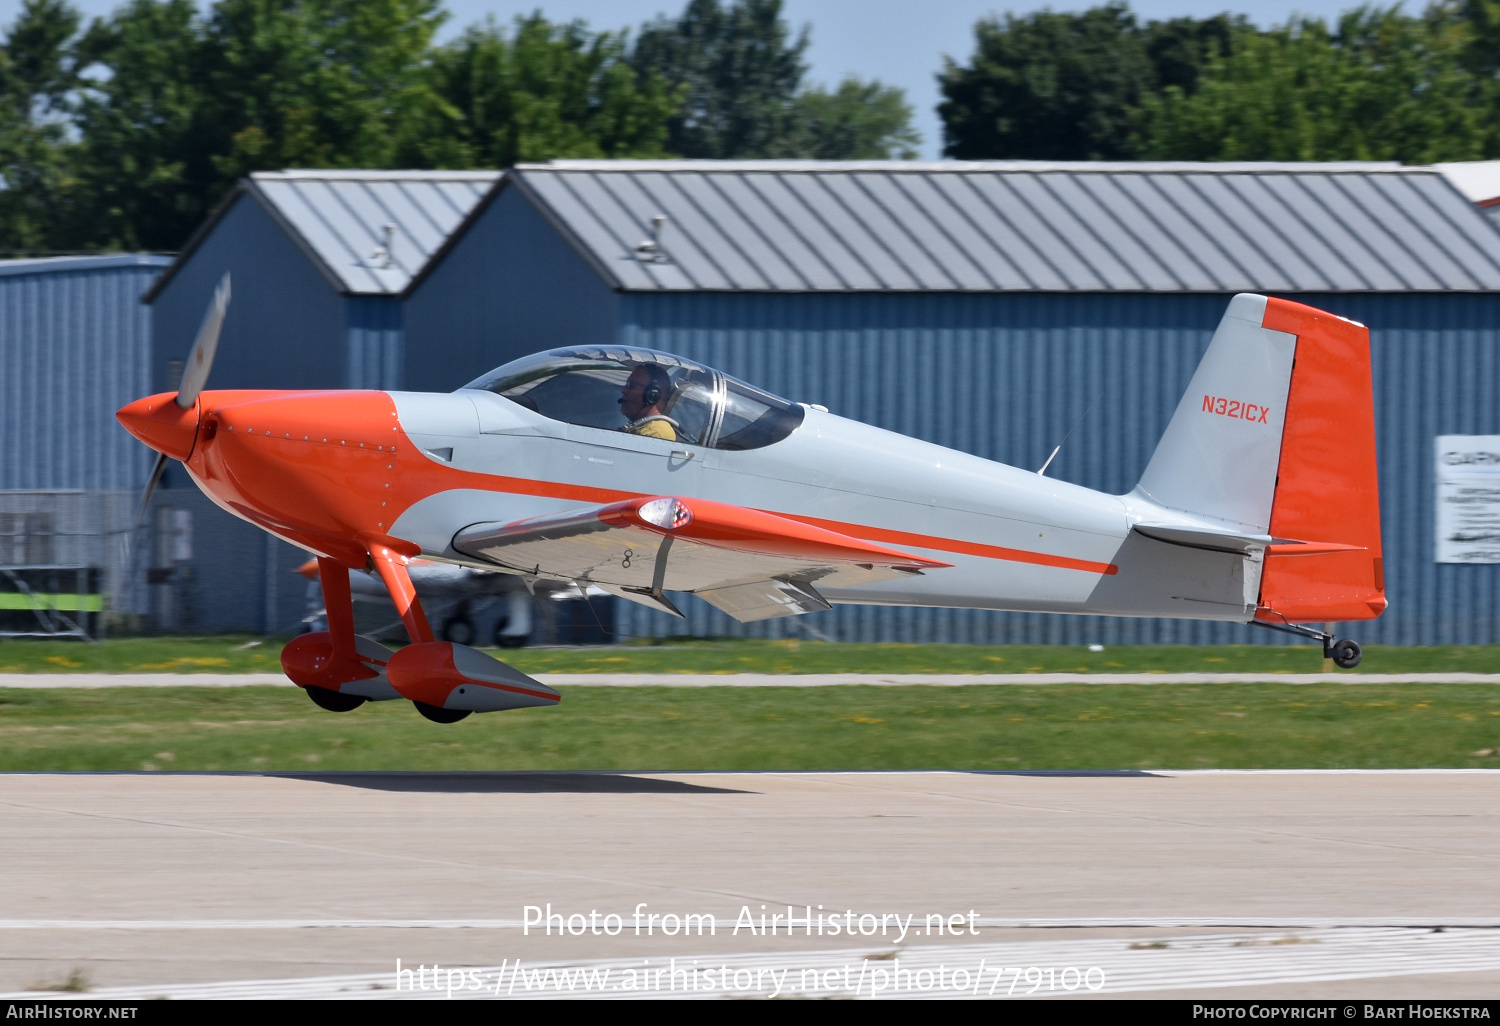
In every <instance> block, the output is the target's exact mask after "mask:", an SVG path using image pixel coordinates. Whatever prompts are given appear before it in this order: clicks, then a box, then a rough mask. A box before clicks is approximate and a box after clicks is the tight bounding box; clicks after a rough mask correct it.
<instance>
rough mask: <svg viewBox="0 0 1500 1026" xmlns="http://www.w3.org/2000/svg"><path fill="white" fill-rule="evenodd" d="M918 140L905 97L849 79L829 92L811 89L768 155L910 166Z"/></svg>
mask: <svg viewBox="0 0 1500 1026" xmlns="http://www.w3.org/2000/svg"><path fill="white" fill-rule="evenodd" d="M921 141H922V140H921V137H920V136H918V135H917V132H916V129H914V128H912V126H911V104H909V103H907V102H906V94H905V92H904V91H902V90H900V89H897V88H895V87H894V86H883V85H881V84H880V83H879V82H861V81H860V80H859V79H857V78H854V77H853V76H850V77H848V78H846V79H844V80H843V81H842V82H840V83H839V87H838V89H837V90H836V91H834V92H831V93H830V92H829V91H828V90H827V89H824V88H823V87H822V86H813V87H812V88H811V89H808V90H805V91H804V92H802V93H800V94H798V96H797V97H796V99H795V100H794V101H793V103H792V117H791V125H790V128H789V133H788V138H787V139H786V140H785V142H784V143H782V144H781V145H780V147H779V150H780V152H777V149H778V147H773V155H778V156H787V157H801V158H806V159H810V160H897V159H899V160H915V159H916V156H917V146H918V145H920V144H921Z"/></svg>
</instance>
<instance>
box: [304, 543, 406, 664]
mask: <svg viewBox="0 0 1500 1026" xmlns="http://www.w3.org/2000/svg"><path fill="white" fill-rule="evenodd" d="M370 559H371V560H372V561H373V562H374V563H375V571H376V572H377V573H378V574H380V579H381V580H382V581H384V582H385V590H386V591H388V592H390V593H391V601H392V602H394V603H396V612H398V613H400V614H401V622H402V623H403V624H405V625H406V633H407V634H409V635H410V636H411V640H412V643H413V644H417V645H420V644H421V643H422V642H424V641H432V640H434V639H433V636H432V628H431V627H429V626H428V625H427V614H426V613H423V612H422V603H421V601H420V600H419V599H418V598H417V589H416V588H414V587H412V583H411V574H409V573H407V572H406V564H407V563H408V562H409V560H408V559H407V558H406V557H405V556H403V555H401V553H399V552H397V551H395V550H394V549H391V548H387V547H386V546H384V545H380V544H378V543H377V544H374V545H371V546H370ZM320 562H321V561H320ZM348 587H349V585H348V584H347V582H346V583H345V585H344V588H345V590H346V591H347V590H348Z"/></svg>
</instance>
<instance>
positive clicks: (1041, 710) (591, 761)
mask: <svg viewBox="0 0 1500 1026" xmlns="http://www.w3.org/2000/svg"><path fill="white" fill-rule="evenodd" d="M1497 748H1500V689H1497V688H1495V687H1493V686H1490V685H1482V684H1442V685H1426V684H1422V685H1412V684H1378V683H1350V684H1343V683H1339V684H1333V683H1330V684H1321V683H1320V684H1310V685H1289V684H1275V683H1268V684H1229V685H1225V684H1219V685H1201V686H1199V685H1178V684H1168V685H1161V686H1154V685H1148V686H1141V685H1134V686H1131V685H1053V686H1047V687H1024V686H976V687H965V688H941V687H902V688H874V687H834V688H808V689H782V688H745V689H741V688H600V687H594V688H588V687H582V688H568V689H566V690H565V692H564V699H563V702H562V704H561V706H559V707H557V708H551V709H530V710H522V711H516V712H507V713H490V714H486V715H476V716H471V717H469V718H468V719H466V720H464V721H462V722H460V723H457V724H452V725H449V726H440V725H437V724H433V723H429V722H427V721H426V720H424V719H422V718H421V717H420V716H418V715H417V713H416V712H415V710H413V709H412V708H411V706H410V705H409V704H407V703H405V702H385V703H379V704H367V705H365V706H364V707H362V708H360V709H357V710H355V711H354V712H350V713H344V714H335V713H327V712H323V711H322V710H319V709H317V708H315V707H314V706H313V705H312V704H311V703H310V702H309V701H308V700H307V699H306V698H305V697H304V696H303V695H301V694H300V693H299V692H298V691H297V690H296V689H295V688H294V687H292V686H290V685H287V686H285V687H256V688H233V689H209V688H192V687H183V688H173V689H169V690H155V689H149V690H148V689H134V688H120V689H100V690H82V689H79V690H74V689H59V690H21V689H9V690H0V770H8V771H9V770H37V771H56V770H142V769H148V770H149V769H157V770H248V771H277V770H283V771H284V770H303V771H307V770H312V771H318V770H492V771H493V770H856V769H940V768H947V769H1012V770H1013V769H1088V768H1109V769H1134V768H1140V769H1150V768H1153V767H1162V768H1187V769H1193V768H1210V767H1277V768H1345V767H1359V768H1386V767H1418V766H1489V767H1500V758H1496V757H1495V756H1494V755H1493V754H1491V755H1488V756H1486V755H1479V754H1475V753H1477V752H1480V751H1490V752H1493V751H1494V750H1495V749H1497Z"/></svg>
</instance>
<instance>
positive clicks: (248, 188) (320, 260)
mask: <svg viewBox="0 0 1500 1026" xmlns="http://www.w3.org/2000/svg"><path fill="white" fill-rule="evenodd" d="M503 174H504V172H501V171H318V170H311V171H300V170H294V171H257V172H255V173H254V174H252V175H251V176H250V177H249V178H247V179H244V180H242V181H241V182H240V184H239V185H238V186H237V187H236V188H235V190H234V191H233V192H232V193H230V194H229V195H228V196H227V197H225V199H224V202H222V203H220V204H219V206H218V209H216V210H215V211H214V212H213V213H212V214H211V215H209V217H208V219H207V220H206V221H205V222H204V223H203V224H202V225H200V226H199V228H198V230H197V231H196V232H194V233H193V237H192V238H191V239H189V240H188V243H187V245H186V246H184V247H183V250H182V252H181V253H179V254H178V256H177V259H176V261H175V262H174V263H173V265H172V267H171V268H169V269H168V270H167V272H166V273H165V274H163V275H162V276H161V278H160V279H159V280H158V281H157V283H156V285H155V286H153V287H152V289H151V291H150V292H148V293H147V294H146V296H145V301H146V302H148V303H150V302H152V301H154V300H155V299H156V297H157V295H158V294H160V292H161V290H162V289H164V288H165V287H166V286H167V283H168V282H170V281H171V280H172V278H173V276H174V275H175V274H176V272H177V268H178V267H181V266H182V265H183V264H185V263H186V262H187V261H188V260H189V259H191V257H192V255H193V253H194V252H195V251H196V250H197V248H198V247H199V246H200V245H202V243H203V241H204V240H205V239H206V238H207V237H208V236H209V235H211V234H212V233H213V230H214V228H215V226H216V225H217V224H218V223H219V222H220V221H221V220H222V219H223V218H224V215H225V214H227V213H228V212H229V209H230V208H231V207H232V206H233V205H234V204H235V202H236V201H237V200H239V199H240V198H241V197H243V196H245V195H246V194H249V195H251V196H253V197H255V199H256V200H257V201H259V202H260V203H261V204H262V205H263V206H264V207H265V208H266V210H267V211H268V212H269V213H270V214H271V216H272V217H273V218H275V219H276V221H277V222H278V223H279V224H280V225H281V226H282V228H283V229H284V230H285V231H286V232H287V234H288V235H290V236H291V238H292V239H293V241H295V242H296V243H297V244H298V245H299V246H300V247H301V248H302V251H303V252H304V253H306V254H307V256H308V259H310V260H312V261H313V263H314V264H315V265H316V266H317V267H318V268H319V270H320V271H322V273H323V274H324V276H325V277H327V278H328V281H329V284H331V285H333V287H334V288H336V289H338V291H340V292H342V293H344V294H346V295H354V296H371V295H373V296H393V295H400V294H401V293H403V292H404V291H406V289H407V287H408V286H409V285H410V284H411V283H412V281H413V280H414V279H416V278H417V277H418V276H419V275H420V274H421V273H422V271H423V269H424V268H425V267H426V266H427V264H428V263H429V262H430V261H431V260H432V259H433V257H435V256H436V255H437V254H438V253H439V252H440V251H441V250H442V249H443V246H444V245H445V244H446V243H447V242H448V240H449V239H450V238H451V237H452V236H453V235H454V233H455V232H457V231H458V230H459V228H460V227H461V226H462V225H463V224H464V221H465V219H466V218H468V217H469V216H470V215H471V214H473V213H474V211H475V209H476V208H477V207H478V206H479V204H480V201H481V200H483V199H484V197H485V196H487V195H488V194H489V193H490V191H491V190H492V189H493V188H494V186H495V183H496V182H497V181H498V180H499V179H500V178H501V177H502V176H503ZM387 226H390V231H389V234H387ZM387 240H389V246H387Z"/></svg>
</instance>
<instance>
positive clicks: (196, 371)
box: [177, 271, 229, 410]
mask: <svg viewBox="0 0 1500 1026" xmlns="http://www.w3.org/2000/svg"><path fill="white" fill-rule="evenodd" d="M228 310H229V272H228V271H225V272H224V277H223V278H220V279H219V287H218V288H216V289H214V295H213V298H212V299H211V300H209V303H208V310H207V311H206V312H205V313H204V314H203V324H202V325H201V326H200V327H199V328H198V337H197V338H195V339H193V348H192V350H191V351H190V352H189V353H188V358H187V363H186V364H185V365H184V366H183V370H182V384H181V385H180V386H178V389H177V405H178V406H181V407H182V408H183V409H184V410H185V409H187V408H188V407H190V406H192V405H193V403H194V402H196V401H197V399H198V393H199V392H201V391H203V386H204V385H205V384H207V383H208V372H209V371H210V370H211V369H212V368H213V365H214V353H216V352H218V350H219V329H220V328H222V327H223V326H224V314H225V313H227V312H228Z"/></svg>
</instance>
